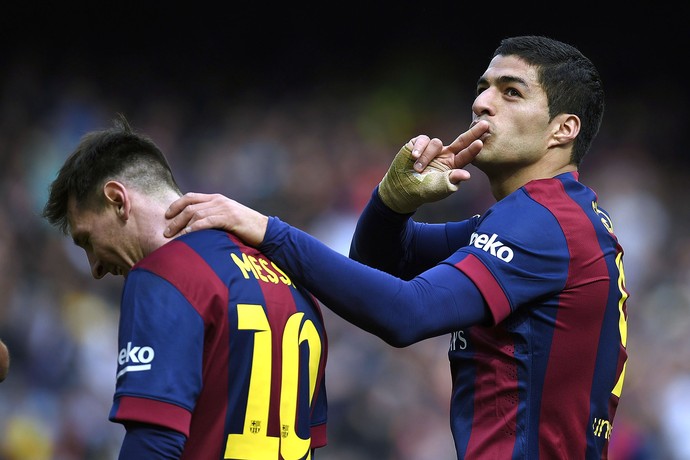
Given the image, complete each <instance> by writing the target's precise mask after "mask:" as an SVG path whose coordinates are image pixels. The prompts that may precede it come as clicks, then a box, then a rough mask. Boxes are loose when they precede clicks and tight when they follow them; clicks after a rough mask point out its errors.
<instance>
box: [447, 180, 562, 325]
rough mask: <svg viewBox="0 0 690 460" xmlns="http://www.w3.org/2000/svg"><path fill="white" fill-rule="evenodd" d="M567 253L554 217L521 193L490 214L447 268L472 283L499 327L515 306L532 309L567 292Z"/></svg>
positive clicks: (498, 206) (490, 211)
mask: <svg viewBox="0 0 690 460" xmlns="http://www.w3.org/2000/svg"><path fill="white" fill-rule="evenodd" d="M567 248H568V246H567V244H566V242H565V235H564V233H563V230H562V229H561V227H560V226H559V224H558V221H557V220H556V219H555V218H554V216H553V215H552V214H551V212H550V211H549V210H548V209H546V208H544V207H543V206H541V205H540V204H538V203H536V202H534V201H532V200H531V199H529V198H528V197H526V196H525V194H524V193H523V192H522V191H518V192H517V193H514V194H512V195H510V196H508V197H506V198H504V199H503V200H502V201H501V202H499V203H497V204H496V205H494V206H493V207H492V208H491V209H489V210H488V211H487V213H486V214H484V215H483V216H482V217H481V219H480V220H479V221H478V224H477V227H476V229H475V231H474V233H473V234H472V236H471V237H470V241H469V244H468V245H467V246H465V247H462V248H460V249H459V250H458V251H457V252H456V253H455V254H453V255H452V256H450V257H449V258H447V259H446V260H445V262H444V263H447V264H450V265H453V266H454V267H456V268H457V269H459V270H460V271H462V272H463V273H464V274H465V275H467V276H468V277H469V278H470V279H471V280H472V282H473V283H474V284H475V285H476V286H477V288H478V289H479V291H481V293H482V296H483V297H484V299H485V301H486V302H487V304H488V306H489V309H490V310H491V314H492V316H493V323H494V324H496V323H499V322H500V321H502V320H503V319H505V318H506V317H507V316H508V315H509V314H510V313H511V312H513V311H514V310H515V308H516V305H529V304H530V303H532V302H534V301H536V300H537V299H539V298H542V297H545V296H549V295H553V294H555V293H557V292H559V291H560V290H562V289H563V287H564V286H565V283H566V280H567V276H568V262H569V254H568V250H567Z"/></svg>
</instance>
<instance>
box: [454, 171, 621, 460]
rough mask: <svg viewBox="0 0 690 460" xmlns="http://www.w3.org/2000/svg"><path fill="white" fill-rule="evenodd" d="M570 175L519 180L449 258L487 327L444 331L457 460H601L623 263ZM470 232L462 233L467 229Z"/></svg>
mask: <svg viewBox="0 0 690 460" xmlns="http://www.w3.org/2000/svg"><path fill="white" fill-rule="evenodd" d="M577 179H578V175H577V173H566V174H561V175H559V176H557V177H555V178H551V179H542V180H535V181H532V182H529V183H528V184H527V185H525V186H524V187H522V188H520V189H518V190H517V191H515V192H513V193H512V194H511V195H509V196H507V197H506V198H504V199H502V200H500V201H499V202H497V203H496V204H495V205H494V206H493V207H491V208H490V209H489V210H488V211H487V212H486V213H485V214H484V215H482V216H481V217H476V218H475V219H473V220H470V221H467V222H468V223H471V225H472V228H471V236H470V240H469V241H468V242H467V243H468V244H467V245H466V246H464V247H462V248H460V249H459V250H458V251H457V252H456V253H455V254H453V255H452V256H451V257H449V258H448V259H447V260H446V261H445V263H447V264H452V265H453V266H455V267H456V268H458V269H459V270H461V271H462V272H463V273H465V274H466V275H467V276H468V277H469V278H470V279H471V280H472V281H473V282H474V284H475V285H476V286H477V288H478V289H479V290H480V292H481V293H482V296H483V297H484V300H485V301H486V303H487V305H488V308H489V310H490V312H491V317H492V320H491V321H490V324H486V325H481V326H479V325H476V326H472V327H468V328H465V329H463V330H459V331H457V332H455V333H453V334H452V336H451V343H450V350H449V354H448V355H449V359H450V364H451V372H452V377H453V395H452V402H451V423H452V431H453V434H454V438H455V444H456V448H457V451H458V457H459V458H468V459H469V458H513V459H539V458H541V459H551V458H558V459H564V458H588V459H600V458H606V452H607V446H608V441H609V437H610V433H611V429H612V424H613V419H614V415H615V413H616V408H617V406H618V400H619V397H620V394H621V388H622V385H623V380H624V375H625V363H626V360H627V352H626V342H627V311H626V299H627V298H628V293H627V291H626V288H625V277H624V272H623V264H622V256H623V250H622V248H621V246H620V245H619V243H618V240H617V238H616V236H615V235H614V233H613V225H612V223H611V219H610V218H609V216H608V214H607V213H606V212H604V210H602V209H601V208H600V207H599V206H598V203H597V197H596V195H595V194H594V192H593V191H592V190H591V189H589V188H587V187H585V186H584V185H582V184H581V183H579V182H578V180H577ZM467 233H469V231H467Z"/></svg>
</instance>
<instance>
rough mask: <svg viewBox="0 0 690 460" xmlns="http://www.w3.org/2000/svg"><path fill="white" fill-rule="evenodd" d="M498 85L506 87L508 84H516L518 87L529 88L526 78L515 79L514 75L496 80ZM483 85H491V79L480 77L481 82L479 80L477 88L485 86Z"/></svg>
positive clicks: (502, 76)
mask: <svg viewBox="0 0 690 460" xmlns="http://www.w3.org/2000/svg"><path fill="white" fill-rule="evenodd" d="M496 83H497V84H499V85H505V84H508V83H514V84H515V83H516V84H518V85H522V86H524V87H529V85H528V84H527V81H526V80H525V79H524V78H520V77H515V76H512V75H501V76H500V77H498V78H497V79H496ZM483 85H489V79H488V78H486V77H479V80H477V86H483Z"/></svg>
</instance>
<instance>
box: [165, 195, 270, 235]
mask: <svg viewBox="0 0 690 460" xmlns="http://www.w3.org/2000/svg"><path fill="white" fill-rule="evenodd" d="M165 218H166V219H168V226H167V228H166V229H165V232H164V236H165V237H166V238H173V237H176V236H180V235H184V234H185V233H189V232H192V231H196V230H202V229H207V228H218V229H222V230H225V231H228V232H231V233H233V234H235V235H237V236H238V237H239V238H240V239H242V240H243V241H244V242H245V243H247V244H249V245H250V246H258V245H259V244H261V242H262V241H263V240H264V236H265V235H266V226H267V225H268V217H267V216H264V215H263V214H261V213H260V212H258V211H255V210H253V209H251V208H248V207H247V206H244V205H243V204H241V203H238V202H237V201H235V200H231V199H230V198H228V197H226V196H224V195H221V194H219V193H213V194H207V193H194V192H190V193H187V194H185V195H183V196H182V197H180V198H178V199H177V200H175V201H174V202H173V203H172V204H171V205H170V207H169V208H168V210H167V211H166V212H165Z"/></svg>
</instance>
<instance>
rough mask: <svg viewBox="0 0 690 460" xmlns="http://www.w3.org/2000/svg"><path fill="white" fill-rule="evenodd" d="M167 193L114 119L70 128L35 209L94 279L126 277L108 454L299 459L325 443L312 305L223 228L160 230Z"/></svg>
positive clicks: (153, 158) (153, 157) (170, 186)
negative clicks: (69, 149)
mask: <svg viewBox="0 0 690 460" xmlns="http://www.w3.org/2000/svg"><path fill="white" fill-rule="evenodd" d="M180 195H181V193H180V190H179V188H178V186H177V184H176V183H175V180H174V179H173V174H172V171H171V170H170V167H169V166H168V163H167V161H166V159H165V158H164V156H163V154H162V153H161V151H160V150H159V149H158V147H157V146H156V145H155V144H154V143H153V142H152V141H151V140H150V139H148V138H146V137H145V136H142V135H139V134H136V133H134V132H133V131H132V130H131V128H130V127H129V125H128V124H127V122H126V120H125V119H124V118H120V119H118V120H116V124H115V126H114V127H112V128H110V129H106V130H103V131H94V132H91V133H88V134H87V135H85V136H84V137H83V138H82V141H81V142H80V144H79V145H78V146H77V148H76V150H75V151H74V152H73V154H72V155H71V156H70V157H69V158H68V159H67V161H66V162H65V164H64V165H63V166H62V168H61V169H60V171H59V173H58V175H57V178H56V179H55V180H54V181H53V183H52V184H51V188H50V196H49V198H48V201H47V203H46V205H45V208H44V212H43V215H44V216H45V217H46V218H47V220H48V221H49V222H50V223H51V224H53V225H55V226H56V227H58V228H59V229H60V230H62V231H63V232H64V233H69V234H70V235H71V236H72V238H73V239H74V242H75V243H76V244H77V245H78V246H80V247H81V248H83V249H84V251H85V252H86V255H87V257H88V259H89V263H90V265H91V270H92V273H93V276H94V277H95V278H102V277H103V276H105V275H106V274H108V273H111V274H113V275H122V276H124V277H125V278H126V280H125V284H124V291H123V294H122V300H121V311H120V325H119V331H118V340H119V353H118V355H117V384H116V389H115V398H114V403H113V406H112V410H111V412H110V419H111V420H112V421H114V422H118V423H122V424H123V425H124V426H125V428H126V429H127V433H126V435H125V438H124V442H123V445H122V448H121V451H120V457H119V458H120V459H121V460H156V459H186V460H221V459H249V458H252V459H253V458H256V459H259V458H260V459H273V460H281V459H282V460H290V459H295V460H296V459H309V458H312V456H313V451H314V449H315V448H317V447H321V446H324V445H325V444H326V410H327V407H326V392H325V389H324V384H325V382H324V371H325V366H326V355H327V342H326V331H325V330H324V325H323V319H322V316H321V311H320V310H319V305H318V303H317V302H316V300H315V299H314V298H313V297H312V296H311V295H310V294H309V293H307V292H306V291H304V290H303V289H302V288H301V287H299V286H298V285H296V284H295V283H294V282H293V280H292V279H291V278H290V277H289V276H288V275H286V274H285V272H283V271H282V270H281V269H280V268H278V266H276V265H275V264H274V263H273V262H272V261H271V260H270V259H268V258H266V256H265V255H263V254H262V253H260V252H259V251H258V250H256V249H254V248H252V247H248V246H246V245H244V244H242V243H241V242H240V241H239V240H238V239H237V238H236V237H235V236H233V235H231V234H228V233H226V232H224V231H220V230H207V231H203V232H198V233H194V234H190V235H185V236H182V237H180V238H177V239H175V240H170V239H168V238H164V237H163V230H164V229H165V226H166V222H165V220H164V218H163V215H164V213H165V210H166V209H167V208H168V206H169V205H170V203H172V202H173V201H174V200H175V199H177V198H179V197H180Z"/></svg>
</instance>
